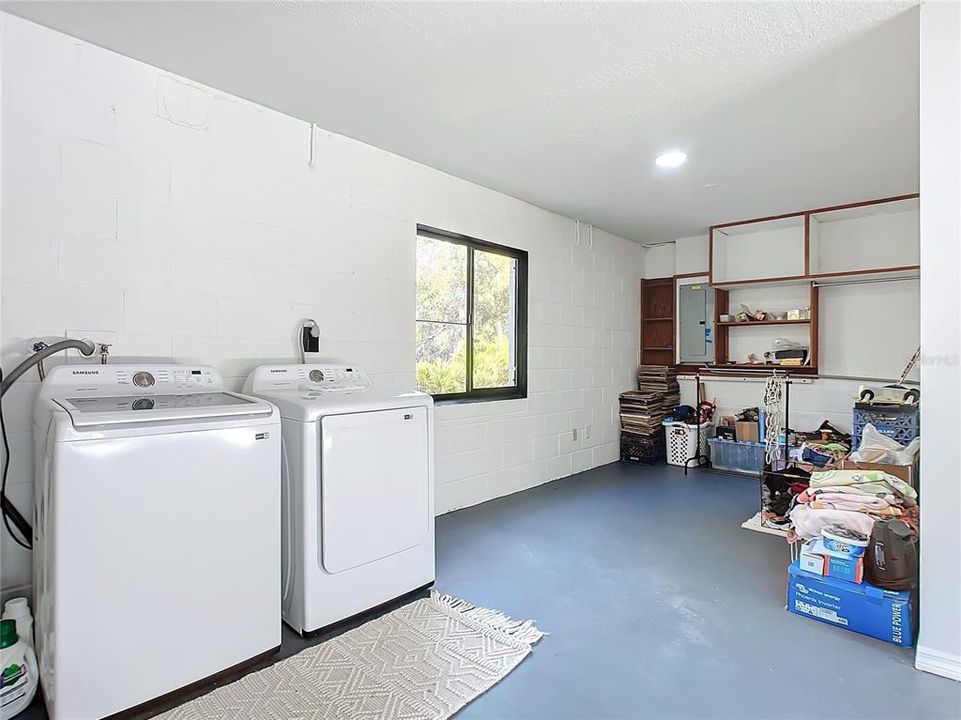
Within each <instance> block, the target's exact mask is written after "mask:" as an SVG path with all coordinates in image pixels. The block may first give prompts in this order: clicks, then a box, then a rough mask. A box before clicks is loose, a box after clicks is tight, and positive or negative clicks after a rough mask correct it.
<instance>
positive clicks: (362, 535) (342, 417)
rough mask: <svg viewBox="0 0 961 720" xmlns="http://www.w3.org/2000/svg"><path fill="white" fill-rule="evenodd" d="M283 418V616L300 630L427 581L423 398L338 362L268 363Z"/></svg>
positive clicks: (430, 520) (428, 451) (428, 489)
mask: <svg viewBox="0 0 961 720" xmlns="http://www.w3.org/2000/svg"><path fill="white" fill-rule="evenodd" d="M244 391H245V392H247V393H249V394H251V395H255V396H257V397H262V398H264V399H266V400H269V401H270V402H272V403H273V404H275V405H276V406H277V407H278V408H279V409H280V414H281V417H282V426H283V463H282V472H281V475H282V482H283V543H282V544H283V562H282V578H283V579H282V583H281V586H282V588H283V595H282V609H283V618H284V620H285V621H286V622H287V624H288V625H290V626H291V627H292V628H293V629H294V630H296V631H297V632H298V633H301V634H305V633H312V632H315V631H317V630H321V629H323V628H326V627H328V626H330V625H333V624H335V623H338V622H341V621H343V620H346V619H348V618H351V617H353V616H355V615H358V614H360V613H363V612H365V611H367V610H370V609H372V608H375V607H377V606H378V605H382V604H384V603H386V602H389V601H391V600H393V599H395V598H398V597H400V596H402V595H405V594H407V593H410V592H412V591H415V590H419V589H421V588H424V587H426V586H429V585H430V584H432V583H433V582H434V429H433V428H434V423H433V399H432V398H431V396H430V395H425V394H424V393H416V392H411V393H405V394H393V393H379V392H377V391H376V390H375V389H373V388H372V387H371V382H370V379H369V378H368V376H367V374H366V373H365V372H364V371H363V370H362V369H360V368H358V367H354V366H350V365H321V364H308V365H269V366H263V367H259V368H257V370H256V371H254V373H253V374H252V375H251V376H250V377H249V378H248V379H247V384H246V386H245V388H244Z"/></svg>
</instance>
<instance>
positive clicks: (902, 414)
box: [851, 403, 920, 450]
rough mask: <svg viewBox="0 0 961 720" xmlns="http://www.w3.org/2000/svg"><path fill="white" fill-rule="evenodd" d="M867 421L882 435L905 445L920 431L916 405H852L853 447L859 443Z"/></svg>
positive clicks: (856, 446)
mask: <svg viewBox="0 0 961 720" xmlns="http://www.w3.org/2000/svg"><path fill="white" fill-rule="evenodd" d="M868 423H871V424H872V425H874V427H875V428H877V431H878V432H879V433H881V434H882V435H887V436H888V437H889V438H892V439H894V440H897V441H898V442H899V443H901V444H902V445H907V444H908V443H909V442H911V441H912V440H914V438H916V437H917V436H918V433H919V432H920V416H919V414H918V407H917V406H916V405H904V406H897V407H878V406H877V405H870V404H868V403H856V404H855V405H854V419H853V421H852V422H851V426H852V428H853V431H852V433H851V435H852V439H853V441H854V445H853V448H852V449H854V450H857V448H858V447H860V445H861V433H862V432H864V426H865V425H867V424H868Z"/></svg>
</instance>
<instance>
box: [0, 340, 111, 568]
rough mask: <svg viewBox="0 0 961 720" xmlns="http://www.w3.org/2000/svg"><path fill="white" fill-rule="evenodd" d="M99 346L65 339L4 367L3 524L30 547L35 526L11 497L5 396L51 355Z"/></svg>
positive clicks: (0, 392)
mask: <svg viewBox="0 0 961 720" xmlns="http://www.w3.org/2000/svg"><path fill="white" fill-rule="evenodd" d="M96 349H97V346H96V345H94V344H93V343H92V342H90V341H89V340H70V339H68V340H61V341H60V342H56V343H54V344H53V345H47V346H46V347H44V348H43V349H41V350H38V351H37V352H35V353H34V354H33V355H31V356H30V357H28V358H27V359H26V360H24V361H23V362H22V363H20V364H19V365H17V367H15V368H14V369H13V370H11V371H10V374H9V375H6V376H4V374H3V369H2V368H0V436H2V439H3V479H2V481H0V514H2V515H3V525H4V527H5V528H6V529H7V532H8V533H10V537H12V538H13V540H14V542H16V543H17V545H19V546H20V547H22V548H24V549H26V550H31V549H32V548H33V528H32V527H31V526H30V523H29V522H28V521H27V519H26V518H25V517H24V516H23V514H22V513H21V512H20V511H19V510H17V507H16V505H14V504H13V503H12V502H11V501H10V498H8V497H7V471H8V470H9V469H10V443H9V442H8V441H7V424H6V421H5V420H4V417H3V396H4V395H6V394H7V390H9V389H10V386H11V385H13V384H14V383H15V382H16V381H17V379H18V378H20V376H21V375H23V374H24V373H25V372H27V370H29V369H30V368H32V367H33V366H34V365H36V364H37V363H40V362H43V361H44V360H46V359H47V358H48V357H50V356H51V355H54V354H56V353H58V352H63V351H64V350H79V351H80V354H81V355H84V356H87V357H89V356H91V355H93V353H94V351H95V350H96ZM11 523H13V525H15V526H16V528H17V531H18V532H19V533H20V535H22V536H23V538H24V539H23V540H21V539H20V538H19V537H17V534H16V533H15V532H14V531H13V528H12V527H10V524H11Z"/></svg>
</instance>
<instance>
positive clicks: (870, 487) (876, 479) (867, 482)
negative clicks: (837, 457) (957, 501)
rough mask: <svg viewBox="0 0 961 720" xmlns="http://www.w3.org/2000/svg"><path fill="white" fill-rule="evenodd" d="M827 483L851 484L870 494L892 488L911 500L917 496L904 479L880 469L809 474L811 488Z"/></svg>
mask: <svg viewBox="0 0 961 720" xmlns="http://www.w3.org/2000/svg"><path fill="white" fill-rule="evenodd" d="M827 485H851V486H855V487H857V488H858V489H861V490H863V491H864V492H867V493H868V494H871V495H876V494H878V493H879V492H880V493H883V492H886V491H887V492H891V491H892V490H893V491H894V492H897V493H900V494H901V495H902V497H906V498H909V499H911V500H914V499H916V498H917V497H918V492H917V490H915V489H914V488H913V487H911V486H910V485H908V484H907V483H906V482H904V480H902V479H901V478H899V477H895V476H894V475H889V474H888V473H886V472H883V471H881V470H825V471H824V472H816V473H814V474H813V475H811V487H812V488H818V487H825V486H827ZM885 486H887V487H885Z"/></svg>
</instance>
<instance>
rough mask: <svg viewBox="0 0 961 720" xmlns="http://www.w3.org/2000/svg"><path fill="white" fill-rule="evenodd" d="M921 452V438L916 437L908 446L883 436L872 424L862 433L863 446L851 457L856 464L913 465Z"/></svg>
mask: <svg viewBox="0 0 961 720" xmlns="http://www.w3.org/2000/svg"><path fill="white" fill-rule="evenodd" d="M920 450H921V438H919V437H916V438H914V440H912V441H911V442H910V443H908V444H907V445H906V446H905V445H902V444H901V443H899V442H898V441H897V440H894V439H893V438H889V437H888V436H887V435H882V434H881V433H879V432H878V430H877V428H876V427H874V425H872V424H871V423H868V424H867V425H865V426H864V430H863V431H862V432H861V444H860V445H859V446H858V449H857V450H855V451H854V452H853V453H851V455H850V456H849V458H848V459H849V460H853V461H854V462H868V463H887V464H888V465H911V464H913V463H914V459H915V458H916V457H917V455H918V452H919V451H920Z"/></svg>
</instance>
